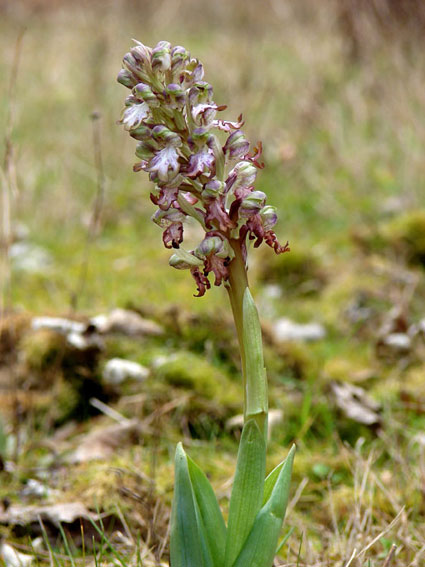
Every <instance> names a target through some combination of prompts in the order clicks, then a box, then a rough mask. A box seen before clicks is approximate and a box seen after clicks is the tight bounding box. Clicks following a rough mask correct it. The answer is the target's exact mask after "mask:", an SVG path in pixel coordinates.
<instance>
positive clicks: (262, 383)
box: [243, 287, 268, 419]
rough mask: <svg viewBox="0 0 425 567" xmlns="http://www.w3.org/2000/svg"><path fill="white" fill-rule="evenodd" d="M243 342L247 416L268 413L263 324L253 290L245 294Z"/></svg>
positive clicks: (246, 290)
mask: <svg viewBox="0 0 425 567" xmlns="http://www.w3.org/2000/svg"><path fill="white" fill-rule="evenodd" d="M243 342H244V352H245V366H246V368H245V372H246V411H245V413H246V417H247V419H249V418H250V417H253V416H256V415H262V416H264V418H265V416H266V415H267V411H268V399H267V377H266V370H265V368H264V358H263V340H262V336H261V325H260V319H259V317H258V311H257V307H256V306H255V303H254V300H253V298H252V295H251V292H250V291H249V288H248V287H247V288H246V289H245V293H244V296H243Z"/></svg>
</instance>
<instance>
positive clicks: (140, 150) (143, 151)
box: [136, 140, 158, 161]
mask: <svg viewBox="0 0 425 567" xmlns="http://www.w3.org/2000/svg"><path fill="white" fill-rule="evenodd" d="M157 150H158V146H157V145H156V144H155V143H154V141H153V140H150V141H149V140H145V141H143V142H139V143H138V144H137V146H136V156H137V157H138V158H140V159H141V160H144V161H147V160H149V159H151V158H152V157H153V156H154V155H155V152H156V151H157Z"/></svg>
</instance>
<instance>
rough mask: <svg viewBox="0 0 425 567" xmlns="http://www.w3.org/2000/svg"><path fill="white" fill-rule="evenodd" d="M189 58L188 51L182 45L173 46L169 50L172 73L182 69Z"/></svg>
mask: <svg viewBox="0 0 425 567" xmlns="http://www.w3.org/2000/svg"><path fill="white" fill-rule="evenodd" d="M189 58H190V55H189V52H188V51H187V50H186V49H185V48H184V47H182V46H181V45H176V46H175V47H173V48H172V50H171V71H172V72H173V74H174V73H177V72H178V71H180V70H181V69H183V67H184V65H185V63H186V61H187V60H188V59H189Z"/></svg>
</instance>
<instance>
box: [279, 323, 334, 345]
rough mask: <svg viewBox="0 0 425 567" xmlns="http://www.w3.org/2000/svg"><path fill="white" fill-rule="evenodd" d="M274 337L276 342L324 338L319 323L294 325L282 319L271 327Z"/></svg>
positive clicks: (323, 332) (323, 329) (323, 331)
mask: <svg viewBox="0 0 425 567" xmlns="http://www.w3.org/2000/svg"><path fill="white" fill-rule="evenodd" d="M273 331H274V336H275V338H276V339H277V340H278V341H282V342H284V341H318V340H320V339H323V338H324V337H325V336H326V331H325V328H324V327H323V325H321V324H320V323H305V324H302V323H295V322H294V321H291V319H286V318H284V317H282V318H281V319H278V320H277V321H276V322H275V323H274V325H273Z"/></svg>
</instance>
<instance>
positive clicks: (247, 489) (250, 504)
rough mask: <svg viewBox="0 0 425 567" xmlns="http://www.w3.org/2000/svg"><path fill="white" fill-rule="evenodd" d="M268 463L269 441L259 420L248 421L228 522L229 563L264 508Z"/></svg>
mask: <svg viewBox="0 0 425 567" xmlns="http://www.w3.org/2000/svg"><path fill="white" fill-rule="evenodd" d="M265 464H266V445H265V442H264V437H263V434H262V433H261V431H260V429H259V427H258V425H257V423H256V422H255V421H254V420H253V419H251V420H249V421H247V422H246V424H245V426H244V428H243V431H242V437H241V442H240V445H239V452H238V460H237V465H236V473H235V479H234V482H233V489H232V495H231V497H230V506H229V521H228V526H227V538H226V553H225V562H224V564H225V567H230V566H231V565H233V563H234V561H235V559H236V557H237V556H238V555H239V553H240V551H241V549H242V547H243V545H244V543H245V540H246V538H247V536H248V534H249V532H250V531H251V528H252V526H253V524H254V520H255V517H256V515H257V513H258V511H259V510H260V507H261V502H262V498H263V486H264V475H265Z"/></svg>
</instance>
